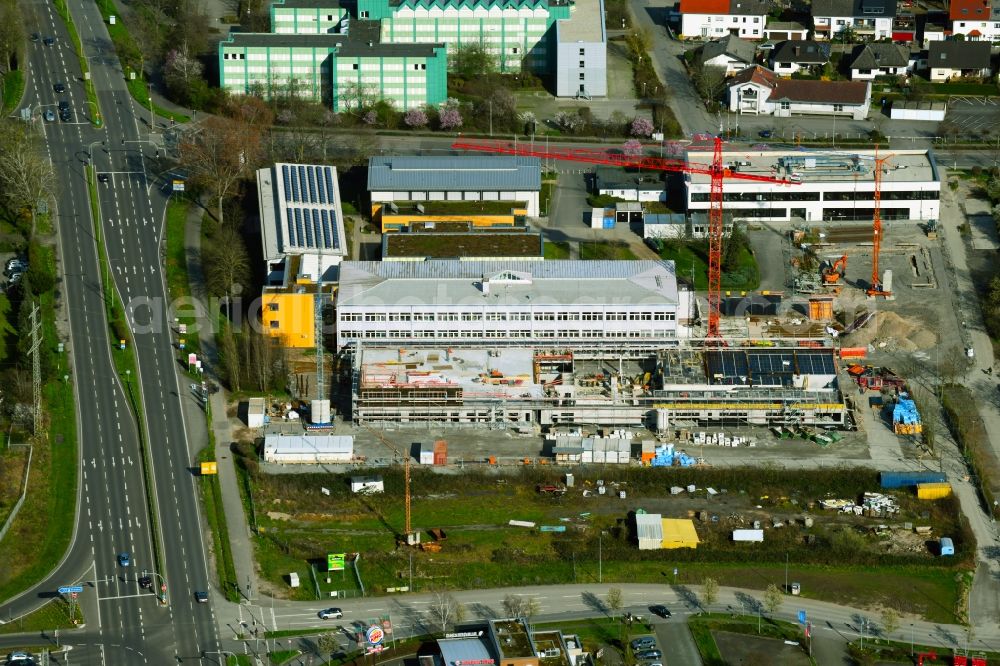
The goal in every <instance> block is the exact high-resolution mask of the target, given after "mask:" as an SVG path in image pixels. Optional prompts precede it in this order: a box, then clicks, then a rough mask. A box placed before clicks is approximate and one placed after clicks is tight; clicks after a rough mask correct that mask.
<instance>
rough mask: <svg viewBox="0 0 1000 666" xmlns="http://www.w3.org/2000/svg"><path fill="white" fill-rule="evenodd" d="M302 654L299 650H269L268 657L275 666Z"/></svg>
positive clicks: (279, 665)
mask: <svg viewBox="0 0 1000 666" xmlns="http://www.w3.org/2000/svg"><path fill="white" fill-rule="evenodd" d="M300 654H301V652H299V651H298V650H278V651H276V652H268V653H267V658H268V659H269V660H270V662H271V663H272V664H273V665H274V666H281V664H284V663H285V662H286V661H288V660H289V659H293V658H294V657H297V656H299V655H300Z"/></svg>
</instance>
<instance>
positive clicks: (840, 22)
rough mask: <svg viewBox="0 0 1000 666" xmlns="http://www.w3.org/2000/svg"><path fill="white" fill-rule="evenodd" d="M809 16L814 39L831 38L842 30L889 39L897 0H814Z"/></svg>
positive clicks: (861, 35) (868, 37) (865, 36)
mask: <svg viewBox="0 0 1000 666" xmlns="http://www.w3.org/2000/svg"><path fill="white" fill-rule="evenodd" d="M812 16H813V29H814V31H815V35H816V39H833V38H835V37H836V36H837V35H838V34H839V33H841V32H845V31H847V32H851V33H853V34H854V35H856V36H858V37H862V38H866V39H872V40H875V41H877V40H880V39H889V38H891V37H892V20H893V19H894V18H895V17H896V0H813V3H812Z"/></svg>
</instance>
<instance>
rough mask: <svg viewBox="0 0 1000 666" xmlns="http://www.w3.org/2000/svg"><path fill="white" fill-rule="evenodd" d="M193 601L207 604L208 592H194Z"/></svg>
mask: <svg viewBox="0 0 1000 666" xmlns="http://www.w3.org/2000/svg"><path fill="white" fill-rule="evenodd" d="M194 600H195V601H197V602H198V603H199V604H207V603H208V592H202V591H200V590H199V591H197V592H195V593H194Z"/></svg>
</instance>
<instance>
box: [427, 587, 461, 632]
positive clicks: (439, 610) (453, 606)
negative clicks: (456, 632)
mask: <svg viewBox="0 0 1000 666" xmlns="http://www.w3.org/2000/svg"><path fill="white" fill-rule="evenodd" d="M427 610H428V611H429V612H430V614H431V618H432V619H433V621H434V624H436V625H437V626H438V627H439V628H440V630H441V632H442V633H443V632H445V631H448V629H449V627H451V626H452V625H453V624H455V623H456V622H461V621H462V620H464V619H465V606H463V605H462V604H460V603H458V600H457V599H455V597H454V596H452V594H451V592H448V591H446V590H438V591H436V592H434V593H433V594H432V595H431V602H430V605H429V606H428V607H427Z"/></svg>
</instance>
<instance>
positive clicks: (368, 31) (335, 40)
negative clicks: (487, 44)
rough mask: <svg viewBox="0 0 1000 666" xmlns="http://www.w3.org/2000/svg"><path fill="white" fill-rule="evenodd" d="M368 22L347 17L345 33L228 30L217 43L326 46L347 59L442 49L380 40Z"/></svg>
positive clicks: (428, 53)
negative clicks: (227, 36) (347, 24)
mask: <svg viewBox="0 0 1000 666" xmlns="http://www.w3.org/2000/svg"><path fill="white" fill-rule="evenodd" d="M370 23H375V24H376V25H377V24H378V21H355V20H351V22H350V24H349V28H348V32H347V33H324V34H313V33H310V34H298V33H283V32H281V33H279V32H231V33H229V39H227V40H225V41H223V42H221V45H222V47H223V49H225V48H226V47H232V48H249V47H267V48H292V49H294V48H301V49H326V50H329V51H331V52H336V54H337V55H338V56H342V57H347V58H352V57H358V56H362V57H363V56H371V57H379V56H381V57H387V58H393V57H398V58H402V57H416V58H431V57H434V56H435V55H437V53H436V51H435V49H443V48H445V45H444V44H443V43H440V44H433V43H415V42H397V43H391V44H390V43H386V42H381V41H379V39H378V37H379V34H380V33H379V32H378V30H377V29H376V30H372V28H371V26H370V25H367V24H370ZM369 44H370V45H369Z"/></svg>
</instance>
